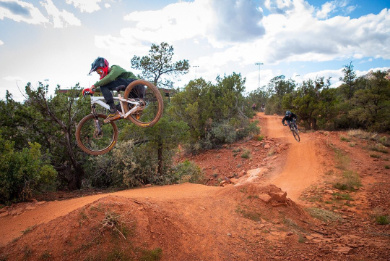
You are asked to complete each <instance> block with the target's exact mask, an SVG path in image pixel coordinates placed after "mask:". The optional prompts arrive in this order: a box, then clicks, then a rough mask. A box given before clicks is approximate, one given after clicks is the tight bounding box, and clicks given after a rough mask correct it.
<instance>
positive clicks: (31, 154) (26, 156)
mask: <svg viewBox="0 0 390 261" xmlns="http://www.w3.org/2000/svg"><path fill="white" fill-rule="evenodd" d="M29 145H30V148H24V149H23V150H22V151H15V148H14V143H13V142H11V141H8V140H4V139H3V137H2V136H0V203H11V202H19V201H24V200H27V199H30V198H31V197H32V196H33V194H35V193H36V192H39V191H43V190H45V189H48V188H50V187H54V185H55V180H56V176H57V172H56V171H55V170H54V168H53V166H51V165H50V164H49V162H48V160H46V159H44V157H43V156H42V154H41V150H40V149H41V145H40V144H38V143H29Z"/></svg>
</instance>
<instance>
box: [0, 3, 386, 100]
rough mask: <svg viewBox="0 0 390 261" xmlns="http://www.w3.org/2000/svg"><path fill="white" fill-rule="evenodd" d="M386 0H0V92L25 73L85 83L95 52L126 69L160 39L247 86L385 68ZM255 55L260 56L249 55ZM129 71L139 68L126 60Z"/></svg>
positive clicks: (207, 69) (65, 83)
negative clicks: (275, 79)
mask: <svg viewBox="0 0 390 261" xmlns="http://www.w3.org/2000/svg"><path fill="white" fill-rule="evenodd" d="M389 8H390V1H388V0H386V1H385V0H382V1H380V0H372V1H366V0H334V1H326V0H309V1H304V0H193V1H173V0H144V1H136V0H35V1H32V0H0V61H1V64H0V99H4V97H5V92H6V90H9V91H10V92H11V93H12V95H13V97H14V99H16V100H23V90H24V87H25V85H26V83H27V82H31V83H32V85H33V86H37V83H38V82H39V81H41V82H45V83H48V84H49V85H50V86H51V87H50V90H51V91H53V90H54V88H55V86H57V85H60V86H61V88H69V87H71V86H74V85H75V84H76V83H80V84H81V85H82V86H83V87H89V86H90V85H92V84H93V83H94V82H95V81H96V80H97V79H98V76H97V75H96V74H93V75H91V76H88V75H87V73H88V72H89V69H90V65H91V63H92V61H93V60H94V59H95V58H96V57H98V56H103V57H105V58H106V59H107V60H108V61H109V62H110V64H111V65H112V64H118V65H120V66H122V67H123V68H126V69H128V70H132V69H131V65H130V60H131V58H132V57H133V56H134V55H137V56H143V55H147V54H148V51H149V49H150V46H151V44H152V43H154V44H160V43H161V42H167V43H169V44H170V45H173V47H174V48H175V57H174V58H175V59H176V60H182V59H188V60H189V62H190V65H191V66H192V67H191V69H190V72H189V73H188V74H187V75H185V76H182V77H180V78H178V79H174V81H175V87H183V86H184V85H185V84H186V83H188V81H189V80H191V79H193V78H195V77H203V78H204V79H206V80H208V81H212V82H213V81H214V80H215V78H216V77H217V76H218V75H220V76H223V75H229V74H231V73H233V72H236V73H241V75H242V76H243V77H244V78H246V90H247V92H250V91H252V90H255V89H256V88H258V86H259V76H260V85H265V84H267V83H268V82H269V80H270V79H272V78H273V77H275V76H279V75H285V76H286V78H291V79H294V80H296V81H297V82H301V81H303V80H307V79H315V78H316V77H325V78H328V77H332V78H331V82H332V84H333V86H337V85H338V84H340V82H339V80H338V79H339V77H341V76H342V72H341V70H342V69H343V67H344V66H345V65H347V64H349V63H350V62H351V61H352V63H353V65H354V69H355V71H356V72H357V75H364V74H366V73H367V72H369V71H370V70H374V71H375V70H387V69H389V68H390V10H389ZM258 62H260V63H262V65H261V66H260V70H259V66H257V65H256V63H258ZM132 71H133V72H135V73H139V72H137V71H135V70H132Z"/></svg>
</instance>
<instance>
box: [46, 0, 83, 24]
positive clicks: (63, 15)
mask: <svg viewBox="0 0 390 261" xmlns="http://www.w3.org/2000/svg"><path fill="white" fill-rule="evenodd" d="M40 4H41V5H42V6H43V7H44V8H45V9H46V12H47V13H48V14H49V16H51V17H52V18H53V26H54V28H63V27H66V26H68V25H73V26H80V25H81V21H80V20H79V19H78V18H76V17H75V16H74V15H73V14H72V13H69V12H68V11H65V10H62V11H59V10H58V8H57V7H56V6H55V5H54V4H53V2H52V0H45V1H42V2H40Z"/></svg>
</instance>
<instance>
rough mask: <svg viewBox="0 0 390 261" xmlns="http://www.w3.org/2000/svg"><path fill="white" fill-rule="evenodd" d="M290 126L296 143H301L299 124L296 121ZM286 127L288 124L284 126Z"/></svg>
mask: <svg viewBox="0 0 390 261" xmlns="http://www.w3.org/2000/svg"><path fill="white" fill-rule="evenodd" d="M288 125H289V127H290V130H291V132H292V134H293V136H294V139H295V140H296V141H298V142H300V141H301V137H299V131H298V126H297V123H296V121H295V119H294V120H293V121H292V122H291V123H289V124H288ZM284 126H287V124H284Z"/></svg>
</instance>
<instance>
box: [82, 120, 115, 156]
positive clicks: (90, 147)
mask: <svg viewBox="0 0 390 261" xmlns="http://www.w3.org/2000/svg"><path fill="white" fill-rule="evenodd" d="M97 117H98V120H99V124H100V126H101V128H102V133H101V134H100V135H99V136H98V137H97V135H94V133H96V132H95V131H96V127H95V116H94V115H93V114H89V115H87V116H85V117H84V118H83V119H81V121H80V122H79V124H78V125H77V128H76V141H77V145H78V146H79V147H80V148H81V149H82V150H83V151H84V152H86V153H88V154H91V155H102V154H105V153H107V152H109V151H110V150H112V149H113V148H114V145H115V143H116V142H117V140H118V127H117V126H116V124H115V122H110V123H107V124H104V123H103V120H104V119H105V118H106V117H107V115H104V114H98V115H97Z"/></svg>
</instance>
